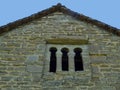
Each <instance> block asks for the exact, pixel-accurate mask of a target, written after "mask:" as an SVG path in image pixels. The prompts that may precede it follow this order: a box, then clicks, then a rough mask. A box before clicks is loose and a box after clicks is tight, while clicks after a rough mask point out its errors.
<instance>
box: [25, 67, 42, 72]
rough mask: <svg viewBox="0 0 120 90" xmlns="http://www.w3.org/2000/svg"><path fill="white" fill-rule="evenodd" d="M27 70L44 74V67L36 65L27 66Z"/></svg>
mask: <svg viewBox="0 0 120 90" xmlns="http://www.w3.org/2000/svg"><path fill="white" fill-rule="evenodd" d="M26 70H27V71H28V72H38V73H41V72H42V67H41V66H36V65H27V67H26Z"/></svg>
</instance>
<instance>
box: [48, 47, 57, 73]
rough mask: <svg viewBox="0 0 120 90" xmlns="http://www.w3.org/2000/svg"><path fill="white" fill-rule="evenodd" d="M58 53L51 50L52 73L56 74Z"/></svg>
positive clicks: (54, 49)
mask: <svg viewBox="0 0 120 90" xmlns="http://www.w3.org/2000/svg"><path fill="white" fill-rule="evenodd" d="M56 51H57V49H56V48H54V47H52V48H50V52H51V55H50V70H49V71H50V72H56V62H57V59H56Z"/></svg>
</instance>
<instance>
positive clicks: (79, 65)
mask: <svg viewBox="0 0 120 90" xmlns="http://www.w3.org/2000/svg"><path fill="white" fill-rule="evenodd" d="M74 52H75V56H74V63H75V71H82V70H83V60H82V55H81V53H82V49H81V48H75V49H74Z"/></svg>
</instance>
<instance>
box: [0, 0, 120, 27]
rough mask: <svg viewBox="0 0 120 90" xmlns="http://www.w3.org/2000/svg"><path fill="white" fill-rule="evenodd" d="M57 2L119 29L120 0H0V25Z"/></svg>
mask: <svg viewBox="0 0 120 90" xmlns="http://www.w3.org/2000/svg"><path fill="white" fill-rule="evenodd" d="M57 3H61V4H62V5H64V6H66V7H67V8H69V9H71V10H72V11H75V12H78V13H80V14H83V15H86V16H89V17H91V18H93V19H96V20H99V21H101V22H104V23H106V24H108V25H110V26H113V27H116V28H118V29H120V10H119V9H120V0H1V1H0V26H3V25H6V24H8V23H10V22H14V21H16V20H18V19H22V18H24V17H27V16H30V15H32V14H34V13H37V12H40V11H42V10H44V9H47V8H50V7H51V6H53V5H56V4H57Z"/></svg>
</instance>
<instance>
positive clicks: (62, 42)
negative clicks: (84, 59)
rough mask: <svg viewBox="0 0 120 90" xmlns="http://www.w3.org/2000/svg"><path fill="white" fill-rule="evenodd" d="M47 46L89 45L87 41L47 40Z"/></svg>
mask: <svg viewBox="0 0 120 90" xmlns="http://www.w3.org/2000/svg"><path fill="white" fill-rule="evenodd" d="M46 43H47V44H60V45H84V44H88V40H85V39H47V40H46Z"/></svg>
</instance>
